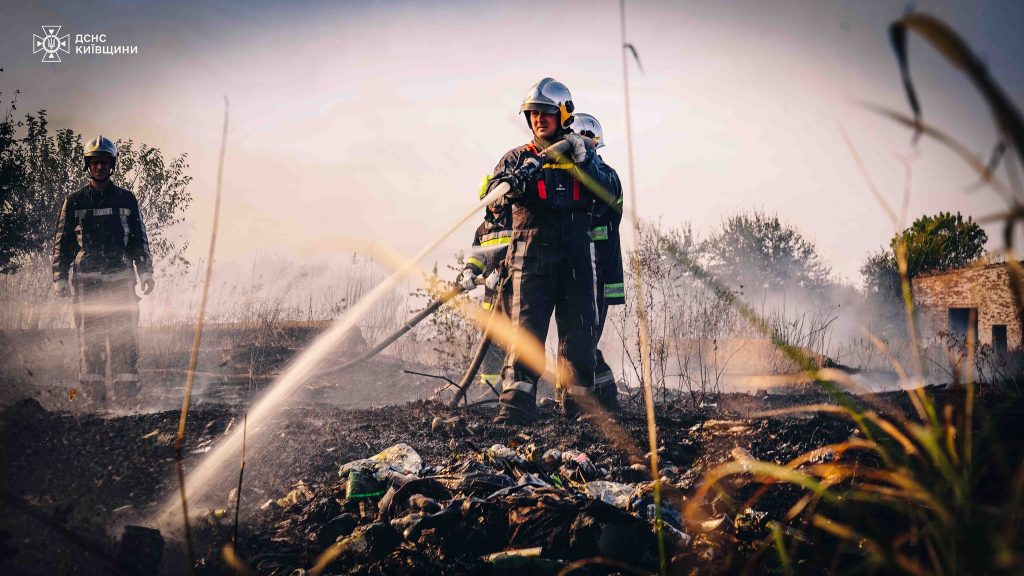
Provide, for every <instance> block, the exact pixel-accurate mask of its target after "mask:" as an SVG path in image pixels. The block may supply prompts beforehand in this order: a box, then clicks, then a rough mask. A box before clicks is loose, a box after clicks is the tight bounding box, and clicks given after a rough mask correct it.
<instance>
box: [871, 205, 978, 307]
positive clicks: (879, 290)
mask: <svg viewBox="0 0 1024 576" xmlns="http://www.w3.org/2000/svg"><path fill="white" fill-rule="evenodd" d="M986 241H988V235H987V234H985V231H984V230H982V229H981V226H978V224H977V223H976V222H974V220H973V219H971V218H970V217H968V218H967V219H966V220H964V218H963V216H961V215H960V213H959V212H957V213H956V214H951V213H949V212H940V213H938V214H936V215H934V216H922V217H920V218H918V219H917V220H915V221H914V223H913V224H912V225H911V226H910V227H909V228H907V229H906V230H904V231H902V232H900V233H899V234H896V235H894V236H893V237H892V240H890V241H889V249H888V250H881V251H879V252H876V253H874V254H870V255H869V256H868V257H867V258H866V259H865V260H864V263H863V264H862V265H861V268H860V273H861V276H862V277H863V280H864V288H865V291H866V292H867V293H868V294H869V295H870V294H884V295H886V296H896V297H898V296H899V293H900V275H899V267H898V264H897V260H896V251H897V250H898V249H899V246H900V245H901V244H902V245H903V246H904V247H905V249H906V257H907V277H908V278H909V279H910V280H911V281H912V280H913V279H914V277H916V276H918V275H920V274H925V273H929V272H944V271H946V270H954V269H957V268H963V267H965V266H969V265H970V264H971V263H972V262H974V261H976V260H977V259H978V258H981V257H982V256H983V255H984V254H985V242H986Z"/></svg>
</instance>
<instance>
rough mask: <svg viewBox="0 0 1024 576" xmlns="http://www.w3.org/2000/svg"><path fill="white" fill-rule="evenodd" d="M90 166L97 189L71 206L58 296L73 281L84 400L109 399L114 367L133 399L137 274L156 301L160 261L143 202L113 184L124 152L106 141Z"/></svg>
mask: <svg viewBox="0 0 1024 576" xmlns="http://www.w3.org/2000/svg"><path fill="white" fill-rule="evenodd" d="M84 160H85V169H86V171H88V173H89V184H88V185H86V186H85V187H83V188H82V189H80V190H78V191H76V192H72V193H71V194H69V195H68V197H67V198H66V199H65V200H64V205H63V206H62V207H61V210H60V216H59V217H58V218H57V227H56V230H55V232H54V235H53V282H54V290H55V291H56V292H57V294H59V295H61V296H67V295H68V294H69V293H70V290H69V277H70V285H71V287H73V288H74V303H75V325H76V327H77V328H78V339H79V349H80V352H81V354H80V358H79V383H80V385H81V390H82V393H83V394H84V395H85V396H86V398H87V399H89V400H90V401H92V402H95V403H102V402H104V401H105V400H106V396H107V381H106V370H107V364H108V363H109V368H110V374H111V380H112V389H113V392H114V396H115V398H117V399H118V400H119V401H124V400H130V399H132V398H134V397H135V395H136V394H138V391H139V370H138V355H139V354H138V312H139V297H138V296H137V295H136V293H135V284H136V274H137V275H138V278H139V281H140V282H141V283H142V292H143V294H147V295H148V294H149V293H150V292H152V291H153V286H154V282H153V258H152V256H151V254H150V251H149V240H148V239H147V237H146V229H145V227H144V226H143V224H142V214H140V213H139V203H138V201H137V200H136V199H135V195H134V194H132V193H131V192H129V191H128V190H125V189H124V188H120V187H118V186H116V185H115V184H114V183H112V182H111V181H110V177H111V175H112V174H113V172H114V169H115V168H116V167H117V146H115V145H114V143H113V142H111V141H110V140H109V139H107V138H104V137H103V136H99V137H98V138H96V139H94V140H91V141H90V142H88V143H87V144H86V145H85V153H84Z"/></svg>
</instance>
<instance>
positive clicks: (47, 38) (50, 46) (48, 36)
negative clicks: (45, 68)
mask: <svg viewBox="0 0 1024 576" xmlns="http://www.w3.org/2000/svg"><path fill="white" fill-rule="evenodd" d="M42 29H43V34H45V35H44V36H40V35H38V34H33V35H32V53H33V54H38V53H39V52H45V54H43V60H42V61H43V62H60V52H64V53H65V54H67V53H68V45H69V43H70V42H69V40H68V38H69V37H70V36H71V35H70V34H65V35H63V36H57V34H59V33H60V26H42Z"/></svg>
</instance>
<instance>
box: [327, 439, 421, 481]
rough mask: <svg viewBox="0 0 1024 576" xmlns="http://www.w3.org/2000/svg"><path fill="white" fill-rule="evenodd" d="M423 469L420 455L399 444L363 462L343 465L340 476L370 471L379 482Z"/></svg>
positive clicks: (345, 476)
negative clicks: (356, 471)
mask: <svg viewBox="0 0 1024 576" xmlns="http://www.w3.org/2000/svg"><path fill="white" fill-rule="evenodd" d="M422 467H423V460H422V459H421V458H420V455H419V454H417V453H416V451H415V450H413V449H412V447H411V446H409V445H408V444H405V443H398V444H395V445H394V446H390V447H388V448H385V449H384V450H381V451H380V452H378V453H377V454H374V455H373V456H371V457H369V458H363V459H362V460H355V461H353V462H349V463H347V464H344V465H342V467H341V468H340V469H339V470H338V475H339V476H341V477H342V478H346V479H347V478H348V476H349V472H350V471H351V470H357V469H362V470H370V471H372V472H373V475H374V477H376V478H377V480H380V481H385V480H388V479H389V478H390V477H391V476H392V475H393V474H396V473H397V474H404V475H411V474H417V473H418V472H419V471H420V468H422Z"/></svg>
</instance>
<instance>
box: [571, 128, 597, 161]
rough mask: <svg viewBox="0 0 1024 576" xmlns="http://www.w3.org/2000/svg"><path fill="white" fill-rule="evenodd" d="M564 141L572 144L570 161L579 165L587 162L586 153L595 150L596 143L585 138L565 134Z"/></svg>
mask: <svg viewBox="0 0 1024 576" xmlns="http://www.w3.org/2000/svg"><path fill="white" fill-rule="evenodd" d="M565 141H566V142H569V143H570V144H572V161H573V162H575V163H577V164H580V163H582V162H585V161H586V160H587V151H588V150H594V149H596V148H597V143H596V142H594V141H593V140H592V139H590V138H587V137H586V136H580V135H579V134H566V135H565Z"/></svg>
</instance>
